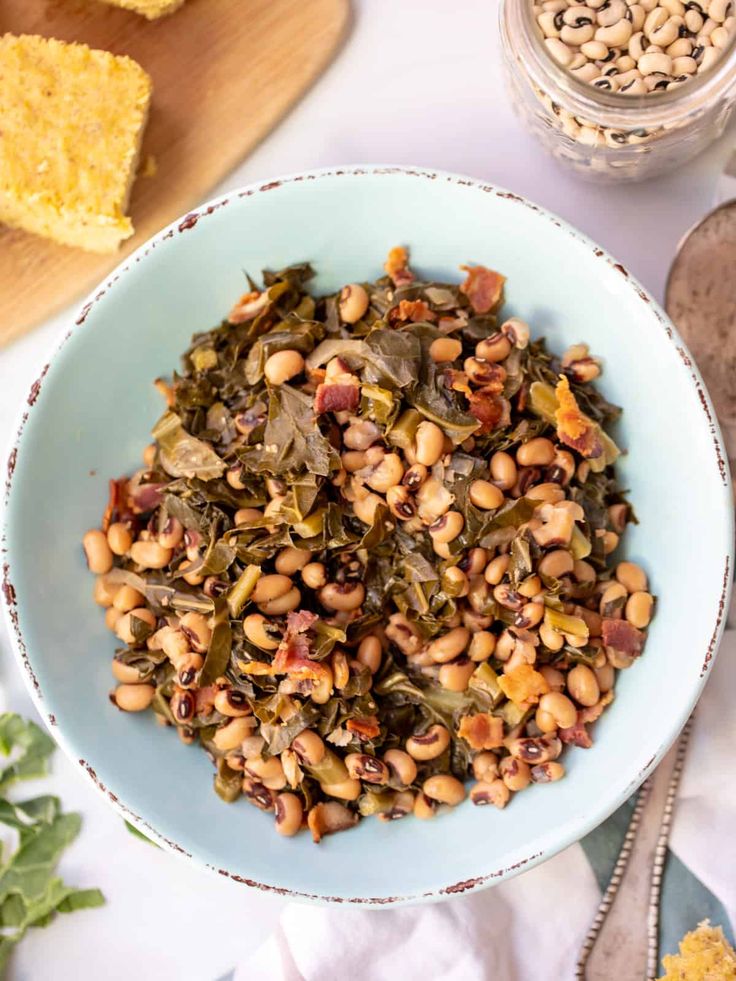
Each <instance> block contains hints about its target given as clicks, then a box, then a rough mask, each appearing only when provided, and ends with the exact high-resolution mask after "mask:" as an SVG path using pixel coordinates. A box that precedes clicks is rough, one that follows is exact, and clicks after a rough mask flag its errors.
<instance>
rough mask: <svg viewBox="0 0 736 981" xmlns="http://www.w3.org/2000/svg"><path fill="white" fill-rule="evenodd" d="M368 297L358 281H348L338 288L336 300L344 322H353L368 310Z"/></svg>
mask: <svg viewBox="0 0 736 981" xmlns="http://www.w3.org/2000/svg"><path fill="white" fill-rule="evenodd" d="M368 304H369V297H368V293H367V291H366V289H365V287H364V286H361V285H360V283H348V285H347V286H343V288H342V289H341V290H340V297H339V299H338V302H337V306H338V310H339V311H340V319H341V320H342V322H343V323H345V324H355V323H357V322H358V321H359V320H360V319H361V317H363V316H364V315H365V313H366V311H367V310H368Z"/></svg>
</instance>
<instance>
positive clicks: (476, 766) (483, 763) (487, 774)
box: [472, 749, 498, 783]
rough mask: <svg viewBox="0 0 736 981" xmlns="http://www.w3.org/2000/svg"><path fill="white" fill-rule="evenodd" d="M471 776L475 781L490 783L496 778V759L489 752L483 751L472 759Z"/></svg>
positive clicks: (493, 754)
mask: <svg viewBox="0 0 736 981" xmlns="http://www.w3.org/2000/svg"><path fill="white" fill-rule="evenodd" d="M472 767H473V776H474V777H475V779H476V780H485V781H486V782H488V783H490V781H491V780H495V779H496V777H497V776H498V757H497V756H496V754H495V753H492V752H491V751H490V750H487V749H486V750H483V751H482V752H481V753H478V754H477V755H476V756H474V757H473V763H472Z"/></svg>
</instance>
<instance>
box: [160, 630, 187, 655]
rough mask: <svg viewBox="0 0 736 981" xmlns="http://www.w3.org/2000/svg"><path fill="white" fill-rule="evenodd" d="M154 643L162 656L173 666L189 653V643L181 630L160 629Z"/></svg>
mask: <svg viewBox="0 0 736 981" xmlns="http://www.w3.org/2000/svg"><path fill="white" fill-rule="evenodd" d="M156 641H157V643H159V644H160V649H161V650H162V651H163V652H164V654H165V655H166V656H167V657H168V658H169V659H170V660H171V661H172V662H174V663H175V664H176V663H177V662H178V661H179V660H180V659H181V658H182V657H184V656H185V655H187V654H188V653H189V641H188V640H187V638H186V636H185V635H184V633H183V632H182V631H181V630H178V629H176V628H174V627H162V628H161V630H158V631H157V632H156Z"/></svg>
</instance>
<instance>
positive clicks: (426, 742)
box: [406, 723, 450, 762]
mask: <svg viewBox="0 0 736 981" xmlns="http://www.w3.org/2000/svg"><path fill="white" fill-rule="evenodd" d="M449 745H450V733H449V732H448V731H447V729H445V727H444V726H441V725H439V723H437V724H435V725H433V726H430V727H429V729H427V731H426V732H424V733H422V734H421V735H420V734H417V733H415V734H414V735H413V736H409V738H408V739H407V740H406V751H407V753H408V754H409V756H411V757H412V758H413V759H415V760H419V761H420V762H425V761H426V760H434V759H436V758H437V757H438V756H441V755H442V754H443V753H444V751H445V750H446V749H447V747H448V746H449Z"/></svg>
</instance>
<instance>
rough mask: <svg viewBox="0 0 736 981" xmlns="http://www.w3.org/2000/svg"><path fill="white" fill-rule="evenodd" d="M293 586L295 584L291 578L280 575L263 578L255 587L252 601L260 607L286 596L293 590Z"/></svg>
mask: <svg viewBox="0 0 736 981" xmlns="http://www.w3.org/2000/svg"><path fill="white" fill-rule="evenodd" d="M293 585H294V583H293V582H292V580H291V579H290V578H289V576H283V575H279V574H274V575H270V576H261V578H260V579H259V580H258V582H257V583H256V584H255V586H254V587H253V592H252V593H251V599H252V600H253V602H254V603H255V604H256V605H258V606H260V605H261V604H262V603H265V602H269V601H270V600H273V599H278V598H279V597H280V596H285V595H286V593H288V592H289V590H290V589H292V587H293Z"/></svg>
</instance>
